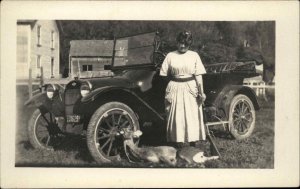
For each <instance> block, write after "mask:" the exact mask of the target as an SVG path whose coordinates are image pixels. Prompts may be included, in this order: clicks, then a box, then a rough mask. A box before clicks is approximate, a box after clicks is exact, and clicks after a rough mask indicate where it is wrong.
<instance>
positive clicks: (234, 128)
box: [229, 94, 255, 140]
mask: <svg viewBox="0 0 300 189" xmlns="http://www.w3.org/2000/svg"><path fill="white" fill-rule="evenodd" d="M254 127H255V109H254V106H253V103H252V101H251V100H250V99H249V98H248V97H247V96H245V95H242V94H239V95H237V96H235V97H234V98H233V99H232V102H231V104H230V109H229V129H230V133H231V134H232V135H233V136H234V138H236V139H239V140H240V139H245V138H247V137H249V136H250V135H251V134H252V132H253V130H254Z"/></svg>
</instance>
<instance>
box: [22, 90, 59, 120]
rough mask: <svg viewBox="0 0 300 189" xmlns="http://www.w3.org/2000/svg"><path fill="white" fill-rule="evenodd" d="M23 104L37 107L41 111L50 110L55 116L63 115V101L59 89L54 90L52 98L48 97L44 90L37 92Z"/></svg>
mask: <svg viewBox="0 0 300 189" xmlns="http://www.w3.org/2000/svg"><path fill="white" fill-rule="evenodd" d="M24 105H25V106H28V107H35V108H38V109H40V111H41V113H46V112H51V113H53V114H54V115H55V116H64V102H63V99H62V93H61V91H60V90H58V91H56V94H55V95H54V97H53V99H49V98H48V97H47V94H46V92H41V93H38V94H36V95H34V96H33V97H31V98H30V99H28V100H27V101H26V102H25V103H24Z"/></svg>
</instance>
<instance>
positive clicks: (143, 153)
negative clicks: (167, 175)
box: [121, 130, 177, 166]
mask: <svg viewBox="0 0 300 189" xmlns="http://www.w3.org/2000/svg"><path fill="white" fill-rule="evenodd" d="M121 134H122V135H123V136H124V149H125V153H126V155H127V157H128V159H129V161H130V162H133V161H131V160H130V158H129V154H128V151H127V146H128V147H129V149H130V150H131V151H132V152H133V154H134V155H135V156H137V158H139V159H141V160H144V161H148V162H153V163H159V162H163V163H167V164H168V165H171V166H175V165H176V152H177V150H176V149H175V148H173V147H171V146H157V147H142V148H139V147H138V146H137V145H135V144H134V142H133V139H134V138H139V137H140V136H141V135H142V131H140V130H137V131H134V132H132V131H128V130H126V131H123V132H121Z"/></svg>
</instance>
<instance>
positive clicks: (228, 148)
mask: <svg viewBox="0 0 300 189" xmlns="http://www.w3.org/2000/svg"><path fill="white" fill-rule="evenodd" d="M271 92H272V96H271V97H272V98H269V101H268V102H266V101H264V100H263V99H262V98H259V102H260V105H261V109H260V110H259V111H258V112H257V114H256V128H255V130H254V132H253V134H252V136H251V137H249V138H247V139H245V140H241V141H238V140H234V139H232V137H231V136H230V135H229V134H227V133H225V132H223V131H222V128H219V129H217V130H216V131H215V136H216V138H215V142H216V145H217V147H218V148H219V151H220V153H221V155H222V157H221V158H220V159H218V160H211V161H207V162H205V164H204V165H201V164H193V165H187V164H185V163H183V162H181V161H179V162H178V166H177V167H190V168H204V167H205V168H274V91H271ZM17 99H18V102H17V114H18V115H17V119H18V120H17V126H16V127H17V133H16V134H17V137H16V156H15V158H16V159H15V165H16V166H21V167H23V166H25V167H168V166H167V165H164V164H151V163H136V164H130V163H128V162H127V161H122V162H119V163H114V164H103V165H98V164H96V163H95V162H94V161H93V158H92V157H91V156H90V154H89V151H88V149H87V146H86V143H85V140H82V139H78V138H76V137H74V138H68V140H66V141H64V142H63V145H61V147H60V148H59V149H56V150H55V151H43V150H37V149H33V148H32V146H31V145H30V143H29V141H28V136H27V121H28V119H29V117H30V115H31V113H32V112H33V108H26V107H24V106H23V104H24V102H25V101H26V100H27V99H28V92H27V87H26V86H18V87H17Z"/></svg>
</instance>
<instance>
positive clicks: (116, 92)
mask: <svg viewBox="0 0 300 189" xmlns="http://www.w3.org/2000/svg"><path fill="white" fill-rule="evenodd" d="M109 101H118V102H122V103H125V104H127V105H129V107H131V108H133V110H134V111H135V112H136V113H137V114H138V115H139V116H140V117H147V116H149V115H151V116H154V117H155V118H157V119H159V120H164V118H163V117H162V116H161V115H160V114H159V113H158V112H157V111H156V110H155V109H153V108H152V107H151V106H150V105H149V104H148V103H147V102H145V101H144V100H143V99H142V98H141V97H139V96H138V95H137V94H136V93H134V92H133V91H132V90H129V89H126V88H122V87H117V86H105V87H101V88H98V89H96V90H94V91H92V92H91V93H90V94H88V95H87V96H86V97H83V98H82V99H81V100H80V101H79V103H76V104H75V106H74V113H77V114H86V113H88V114H92V113H93V112H94V111H95V110H96V109H97V108H98V107H99V106H100V105H102V104H105V103H106V102H109ZM143 114H145V115H143Z"/></svg>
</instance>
